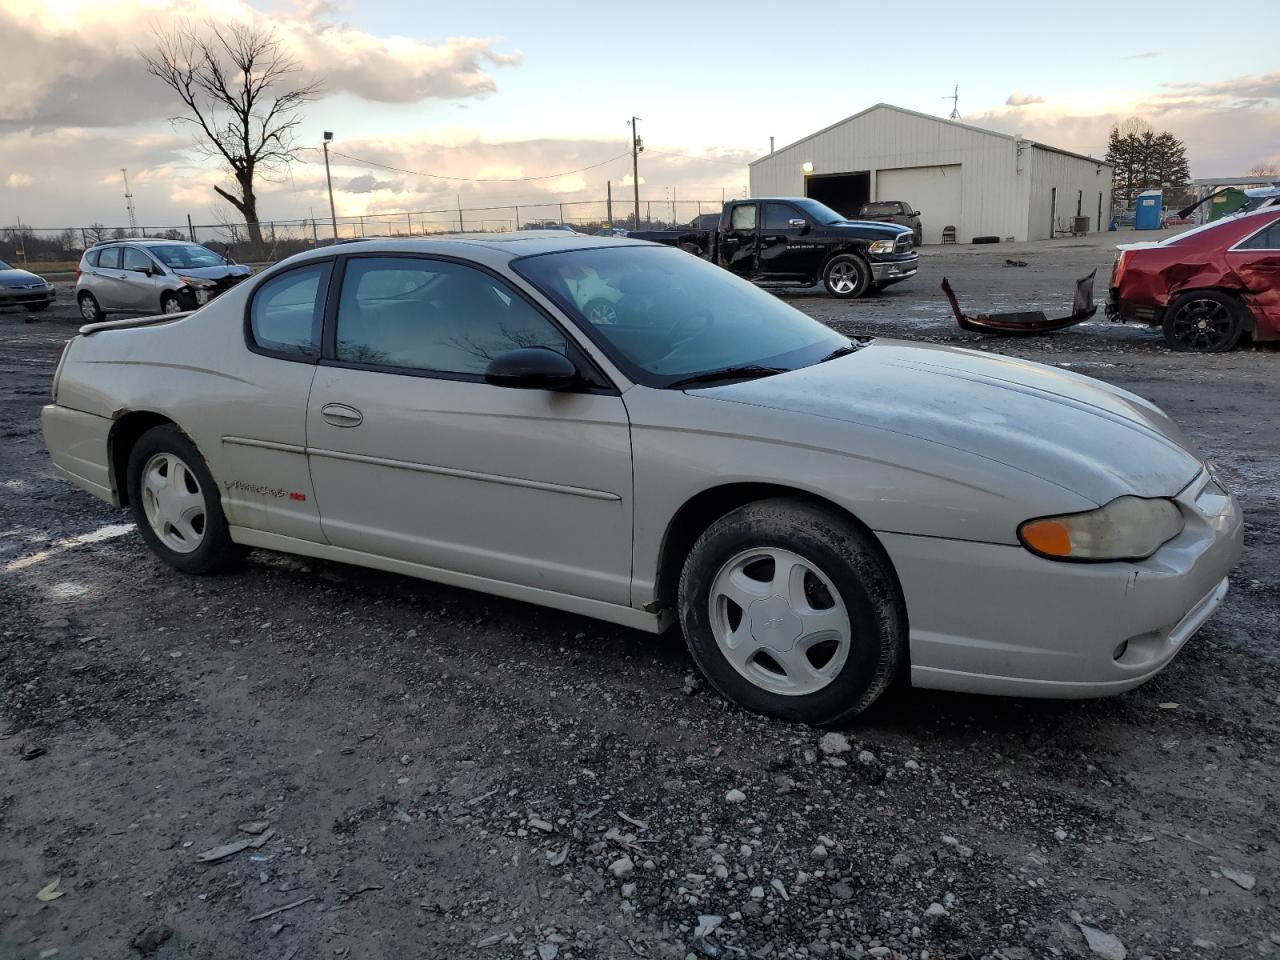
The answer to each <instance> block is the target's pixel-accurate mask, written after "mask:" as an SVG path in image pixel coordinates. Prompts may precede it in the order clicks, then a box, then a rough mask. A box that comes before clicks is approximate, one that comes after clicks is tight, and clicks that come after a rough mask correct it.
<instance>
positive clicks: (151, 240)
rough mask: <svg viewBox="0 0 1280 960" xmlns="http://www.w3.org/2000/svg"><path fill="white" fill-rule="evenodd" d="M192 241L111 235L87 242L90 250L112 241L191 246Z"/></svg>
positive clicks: (109, 243)
mask: <svg viewBox="0 0 1280 960" xmlns="http://www.w3.org/2000/svg"><path fill="white" fill-rule="evenodd" d="M192 242H193V241H191V240H170V239H168V238H166V237H112V238H111V239H110V240H98V241H97V242H95V243H91V244H89V249H90V250H92V249H93V248H94V247H106V246H110V245H111V244H113V243H145V244H147V245H151V244H155V243H159V244H165V243H181V244H185V245H187V246H191V244H192ZM196 246H201V244H196Z"/></svg>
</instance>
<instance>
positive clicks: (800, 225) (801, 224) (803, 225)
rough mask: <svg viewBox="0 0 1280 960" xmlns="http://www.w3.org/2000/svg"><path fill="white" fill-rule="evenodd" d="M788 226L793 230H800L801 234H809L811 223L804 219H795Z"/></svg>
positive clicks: (789, 221)
mask: <svg viewBox="0 0 1280 960" xmlns="http://www.w3.org/2000/svg"><path fill="white" fill-rule="evenodd" d="M787 226H789V227H791V229H793V230H799V231H800V232H801V233H808V232H809V221H808V220H806V219H804V218H803V217H795V218H794V219H792V220H788V221H787Z"/></svg>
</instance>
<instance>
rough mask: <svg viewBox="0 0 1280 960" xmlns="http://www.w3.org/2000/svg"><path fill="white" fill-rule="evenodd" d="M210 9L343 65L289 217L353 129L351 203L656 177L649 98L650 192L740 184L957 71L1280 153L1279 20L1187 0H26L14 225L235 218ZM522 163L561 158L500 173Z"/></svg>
mask: <svg viewBox="0 0 1280 960" xmlns="http://www.w3.org/2000/svg"><path fill="white" fill-rule="evenodd" d="M907 10H909V15H907V14H905V13H904V11H907ZM210 21H212V22H217V23H221V24H229V23H252V24H256V25H259V26H265V27H269V28H271V29H273V30H275V31H276V33H277V35H278V36H279V37H280V39H281V43H282V46H283V48H284V49H285V50H286V51H287V53H288V54H289V55H290V56H291V57H292V58H293V59H294V60H295V61H296V62H297V65H298V68H299V69H298V74H297V76H298V77H299V79H300V80H301V81H303V82H306V81H309V80H314V79H318V80H320V81H321V82H322V84H323V93H322V95H321V97H320V99H318V100H317V101H315V102H313V103H310V104H307V105H306V106H305V107H304V108H303V111H302V113H303V118H302V123H301V124H300V126H299V128H298V135H297V141H298V143H299V145H301V146H303V147H305V148H307V149H304V150H302V151H301V152H300V153H299V162H297V163H295V164H293V165H292V166H291V167H290V168H289V169H287V170H283V171H281V172H279V173H278V174H277V175H275V176H273V177H272V179H271V180H270V181H268V182H264V183H262V185H261V187H260V191H259V192H260V197H259V212H260V214H261V216H262V218H263V219H264V220H269V219H281V220H284V219H293V218H302V217H308V216H313V215H314V216H318V217H323V216H325V215H327V213H328V195H327V192H326V190H325V175H324V167H323V164H322V162H320V161H321V159H322V158H321V154H320V152H319V150H318V147H319V145H320V143H321V139H322V133H323V131H325V130H330V131H333V133H334V141H333V145H332V149H333V151H334V152H335V156H333V158H332V159H333V161H334V166H333V170H332V173H333V183H334V195H335V205H336V207H337V212H338V214H339V216H358V215H364V216H367V217H371V218H376V217H379V216H383V215H389V214H393V213H394V214H402V213H404V212H405V211H410V212H418V211H428V210H442V209H448V208H452V207H454V206H456V205H457V204H458V202H459V200H460V201H461V203H462V205H463V206H464V207H467V208H474V207H481V206H489V205H492V206H497V205H507V204H521V205H523V207H524V213H523V214H522V216H524V217H526V218H527V216H528V215H529V211H530V210H533V209H534V208H533V206H532V205H533V204H535V203H553V204H554V203H560V202H564V203H567V204H573V203H574V202H576V201H583V200H596V199H600V198H603V197H604V195H605V191H606V182H607V181H608V182H612V185H613V190H614V197H615V199H619V200H620V199H621V198H623V197H626V198H629V197H630V196H631V190H632V181H631V169H630V168H631V165H630V158H629V156H623V155H624V154H626V152H627V151H628V149H629V136H630V133H629V128H628V126H627V121H628V119H629V118H630V117H631V116H632V115H633V114H634V115H637V116H639V117H640V118H642V119H641V120H640V122H639V130H640V134H641V136H642V137H643V138H644V142H645V152H644V153H643V154H642V156H641V161H640V168H641V169H640V191H641V198H642V200H649V201H654V202H657V203H666V202H667V201H669V200H670V198H671V196H672V194H673V193H674V195H675V197H676V198H677V200H685V201H692V200H695V199H697V200H703V201H709V202H712V203H718V201H719V199H720V197H721V196H722V195H723V196H735V195H736V196H743V195H745V194H746V192H747V166H746V165H747V163H748V162H749V161H750V160H752V159H755V158H756V157H758V156H760V155H762V154H764V153H766V152H767V151H768V149H769V138H770V137H771V136H772V137H774V138H775V142H776V144H777V146H779V147H781V146H783V145H785V144H787V143H790V142H791V141H793V140H796V139H799V138H801V137H803V136H805V135H807V134H809V133H812V132H813V131H815V130H818V129H820V128H822V127H824V126H827V125H829V124H831V123H834V122H835V121H838V120H840V119H842V118H844V117H846V116H849V115H851V114H854V113H856V112H858V111H860V110H862V109H865V108H866V107H868V106H870V105H872V104H874V103H878V102H888V103H893V104H897V105H899V106H903V107H907V108H910V109H913V110H918V111H921V112H924V113H929V114H935V115H938V116H946V115H947V114H948V113H949V112H950V109H951V102H950V100H949V99H946V98H947V97H948V95H949V94H950V93H951V92H952V90H953V89H954V88H955V86H956V85H958V86H959V110H960V113H961V115H962V118H963V120H964V121H965V122H967V123H970V124H975V125H978V126H985V127H990V128H992V129H996V130H1000V131H1003V132H1006V133H1017V134H1021V135H1023V136H1025V137H1029V138H1031V139H1035V140H1040V141H1042V142H1045V143H1048V144H1051V145H1054V146H1058V147H1063V148H1066V149H1069V150H1073V151H1077V152H1080V153H1087V154H1092V155H1094V156H1101V155H1102V154H1103V153H1104V152H1105V149H1106V137H1107V131H1108V130H1109V129H1110V127H1111V125H1112V124H1114V123H1116V122H1118V121H1123V120H1125V119H1127V118H1129V117H1132V116H1138V117H1141V118H1142V119H1144V120H1145V121H1147V122H1148V123H1149V124H1151V125H1152V126H1153V127H1155V128H1156V129H1158V130H1160V129H1168V130H1170V131H1172V132H1173V133H1174V134H1175V135H1176V136H1178V137H1180V138H1181V139H1183V140H1184V141H1185V143H1186V145H1187V153H1188V158H1189V160H1190V164H1191V171H1192V176H1193V177H1210V176H1233V175H1238V174H1243V173H1245V172H1246V171H1247V170H1248V169H1249V168H1250V167H1252V166H1254V165H1255V164H1258V163H1267V162H1270V163H1280V69H1276V67H1277V64H1278V63H1280V60H1278V59H1277V57H1276V47H1275V42H1274V39H1271V36H1270V33H1269V32H1268V31H1265V30H1261V31H1253V32H1251V31H1249V30H1248V28H1247V27H1244V26H1241V27H1239V28H1235V27H1231V26H1230V25H1228V24H1226V23H1224V22H1221V21H1215V22H1214V24H1213V25H1212V26H1209V25H1204V26H1197V25H1198V24H1202V25H1203V24H1205V21H1204V8H1203V5H1202V4H1201V3H1194V4H1193V3H1189V2H1187V3H1184V2H1179V0H1171V2H1168V3H1165V4H1163V5H1162V6H1161V9H1160V14H1159V17H1158V18H1156V19H1152V18H1150V17H1149V16H1148V15H1147V13H1146V8H1144V7H1142V5H1139V4H1115V3H1092V2H1073V3H1061V4H1059V3H1048V2H1040V3H1027V2H1025V0H1024V2H1022V3H994V2H993V3H984V2H980V0H975V2H970V3H967V4H956V3H954V2H934V0H916V2H914V3H912V4H911V5H910V6H909V7H904V6H901V5H889V4H875V5H871V4H863V3H852V2H849V3H842V2H830V0H809V2H806V3H803V4H785V3H779V2H777V0H772V2H768V3H765V2H755V0H736V2H733V3H709V2H703V3H689V2H683V3H674V2H666V0H651V2H648V3H645V4H643V5H640V6H637V5H635V4H623V3H618V2H609V0H590V2H582V0H541V2H527V0H526V2H505V0H504V2H498V0H470V2H468V3H458V2H450V3H446V2H435V0H418V2H392V0H345V2H343V0H334V2H329V0H135V2H124V0H93V2H82V0H47V2H37V0H0V37H2V38H4V46H5V56H4V58H3V59H2V60H0V224H4V225H8V224H12V223H14V222H15V221H16V219H17V218H21V220H22V221H23V223H25V224H31V225H34V226H36V227H50V228H51V227H64V226H80V225H85V224H89V223H94V222H100V223H105V224H107V225H108V226H114V225H121V224H124V223H126V222H127V220H126V213H125V201H124V199H123V185H122V177H121V172H120V168H122V167H124V168H127V169H128V175H129V182H130V187H131V189H132V193H133V195H134V204H135V206H136V209H137V217H138V221H139V223H140V224H144V225H153V226H157V227H159V226H177V225H181V224H185V222H186V217H187V216H188V215H190V216H191V217H192V219H193V220H194V221H195V222H196V223H216V222H220V221H222V220H225V219H228V218H233V217H234V213H233V211H231V209H230V207H229V206H228V205H227V204H226V203H225V201H221V200H219V199H218V198H217V197H216V195H215V194H214V192H213V189H212V188H213V186H214V185H215V184H221V185H223V186H229V185H230V184H229V181H228V177H227V174H226V171H225V170H223V169H220V168H219V167H218V166H217V165H216V164H215V163H212V162H210V161H208V160H206V159H204V158H202V157H201V156H200V155H199V153H198V152H196V151H194V150H193V149H192V137H191V133H190V131H189V130H188V129H186V128H184V127H182V126H180V125H179V126H175V125H174V124H173V123H171V122H170V118H171V117H173V116H175V115H176V114H177V113H178V112H179V111H180V104H179V103H178V102H177V99H176V97H175V96H174V95H173V94H172V93H171V91H169V90H168V89H167V88H166V87H165V86H164V85H163V84H162V83H161V82H160V81H158V80H156V79H155V78H154V77H151V76H149V75H148V74H147V73H146V71H145V69H144V66H143V62H142V58H141V52H140V51H141V50H144V49H146V48H148V47H149V46H150V44H151V42H152V37H153V35H154V32H155V31H156V30H157V29H159V30H163V29H171V28H173V27H174V26H175V25H177V24H179V23H186V24H188V25H190V26H192V27H193V28H194V29H197V30H199V29H205V27H204V24H205V23H206V22H210ZM339 154H340V155H341V156H339ZM351 158H355V159H351ZM358 161H365V162H358ZM373 164H379V165H381V166H375V165H373ZM386 167H393V168H398V170H399V171H400V172H397V171H396V170H389V169H386ZM584 167H590V168H591V169H585V170H584V169H582V168H584ZM574 171H578V172H574ZM425 173H431V174H438V175H442V176H446V177H465V178H471V180H469V181H458V180H447V179H440V178H432V177H427V176H423V175H422V174H425ZM515 178H539V179H530V180H524V181H522V182H494V181H500V180H502V179H506V180H515ZM477 180H487V181H490V182H475V181H477ZM538 209H539V211H540V213H541V215H545V216H555V213H554V210H553V209H552V208H538ZM590 209H595V208H587V207H577V208H575V207H573V206H570V207H569V208H568V210H567V214H568V215H572V214H573V213H574V212H575V210H576V211H579V212H583V213H586V212H587V211H588V210H590ZM704 209H711V208H710V207H704ZM656 212H657V211H656V210H655V215H656ZM679 212H680V214H681V217H682V219H683V218H685V217H687V216H690V215H692V213H694V212H695V211H694V210H693V209H692V208H691V207H688V206H682V207H681V208H680V210H679ZM506 215H507V214H506V213H500V212H495V213H494V214H493V216H494V217H501V216H506ZM470 221H471V218H470V217H469V218H468V222H469V225H470Z"/></svg>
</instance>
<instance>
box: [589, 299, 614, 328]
mask: <svg viewBox="0 0 1280 960" xmlns="http://www.w3.org/2000/svg"><path fill="white" fill-rule="evenodd" d="M582 315H583V316H584V317H586V318H587V322H588V323H590V324H592V325H593V326H599V325H601V324H603V325H605V326H608V325H609V324H614V323H617V322H618V307H617V305H616V304H615V303H614V302H613V301H612V300H607V299H605V298H604V297H596V298H595V299H594V300H588V301H587V302H586V305H585V306H583V308H582Z"/></svg>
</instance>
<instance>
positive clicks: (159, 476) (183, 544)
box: [142, 453, 206, 553]
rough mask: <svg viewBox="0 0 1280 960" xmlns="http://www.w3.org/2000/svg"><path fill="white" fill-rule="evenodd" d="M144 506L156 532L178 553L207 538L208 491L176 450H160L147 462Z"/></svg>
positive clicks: (188, 550)
mask: <svg viewBox="0 0 1280 960" xmlns="http://www.w3.org/2000/svg"><path fill="white" fill-rule="evenodd" d="M142 510H143V513H144V514H145V515H146V518H147V523H148V524H150V526H151V530H152V532H154V533H155V535H156V537H158V538H159V540H160V542H161V543H163V544H164V545H165V546H166V547H168V548H169V549H170V550H172V551H174V552H175V553H192V552H193V551H195V550H197V549H199V547H200V544H201V543H203V542H204V534H205V518H206V511H205V503H204V493H203V492H202V491H201V489H200V483H199V481H197V480H196V477H195V474H194V473H192V472H191V469H190V468H189V467H188V466H187V465H186V464H185V463H183V462H182V460H181V459H179V458H178V457H177V456H175V455H174V454H172V453H157V454H156V455H155V456H153V457H152V458H151V459H150V460H148V461H147V462H146V464H145V465H144V466H143V468H142Z"/></svg>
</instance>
